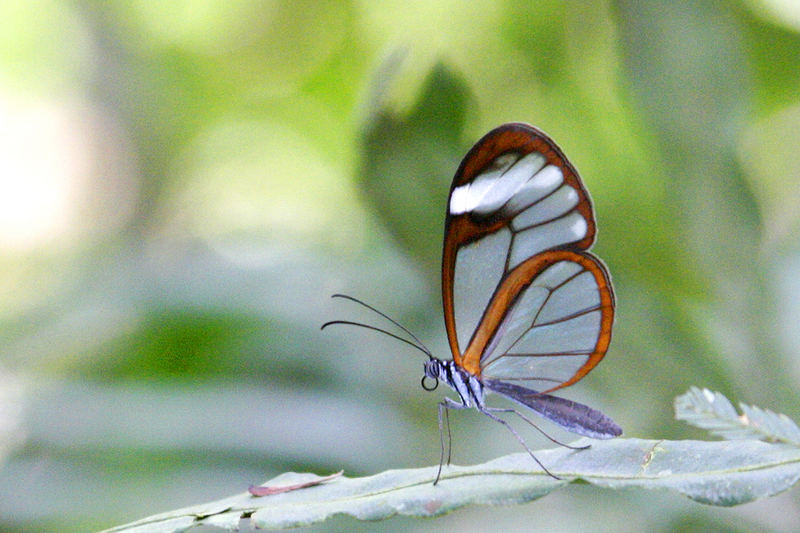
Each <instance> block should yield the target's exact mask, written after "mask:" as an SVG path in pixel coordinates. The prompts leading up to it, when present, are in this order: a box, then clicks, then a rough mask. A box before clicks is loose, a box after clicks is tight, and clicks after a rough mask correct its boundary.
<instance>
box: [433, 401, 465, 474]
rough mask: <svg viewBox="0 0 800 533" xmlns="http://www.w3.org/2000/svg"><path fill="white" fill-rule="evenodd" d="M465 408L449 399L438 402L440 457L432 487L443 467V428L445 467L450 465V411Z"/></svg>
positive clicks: (451, 448)
mask: <svg viewBox="0 0 800 533" xmlns="http://www.w3.org/2000/svg"><path fill="white" fill-rule="evenodd" d="M466 408H467V406H465V405H464V404H461V403H458V402H456V401H454V400H451V399H450V398H447V397H445V399H444V400H442V401H441V402H439V442H440V444H441V455H440V456H439V471H438V472H436V480H435V481H434V482H433V484H434V485H436V484H437V483H439V478H440V477H441V475H442V466H443V465H444V455H445V454H444V450H445V445H444V441H445V439H444V434H445V427H446V428H447V465H448V466H449V465H450V453H451V452H452V450H453V436H452V434H451V433H450V414H449V413H450V409H466Z"/></svg>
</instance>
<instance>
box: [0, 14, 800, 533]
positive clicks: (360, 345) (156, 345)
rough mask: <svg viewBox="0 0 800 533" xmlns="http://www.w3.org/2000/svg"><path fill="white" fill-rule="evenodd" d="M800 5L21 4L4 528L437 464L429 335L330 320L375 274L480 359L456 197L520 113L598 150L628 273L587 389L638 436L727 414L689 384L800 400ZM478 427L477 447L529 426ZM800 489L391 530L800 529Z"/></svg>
mask: <svg viewBox="0 0 800 533" xmlns="http://www.w3.org/2000/svg"><path fill="white" fill-rule="evenodd" d="M798 21H800V10H798V8H796V7H794V6H793V5H792V4H791V3H784V2H777V1H772V0H760V1H756V0H749V1H748V0H740V1H735V0H727V1H723V0H704V1H701V2H695V3H691V4H679V3H672V2H666V1H652V2H647V3H642V2H628V1H624V0H620V1H615V2H597V3H579V2H556V1H549V0H547V1H542V2H535V3H532V2H523V1H516V0H507V1H488V0H482V1H478V2H471V3H462V2H454V1H441V2H423V3H408V2H380V3H373V2H360V1H358V2H355V1H354V2H347V1H342V2H323V3H319V2H260V3H250V2H220V1H213V0H205V1H202V2H194V1H193V2H189V1H178V2H170V3H152V2H144V1H134V2H114V3H92V2H58V1H48V0H39V1H34V2H26V3H16V2H6V3H2V4H0V139H2V142H0V150H1V151H2V157H0V180H2V194H0V250H1V253H0V268H2V276H0V291H2V298H0V481H1V483H0V487H2V488H0V528H2V529H4V530H12V531H13V530H19V531H27V530H31V529H53V528H57V529H59V530H62V531H63V530H70V529H71V530H75V531H84V530H87V529H98V528H101V527H108V526H111V525H113V524H116V523H122V522H127V521H131V520H134V519H136V518H139V517H141V516H145V515H149V514H153V513H155V512H158V511H162V510H168V509H173V508H177V507H180V506H183V505H188V504H191V503H195V502H199V501H207V500H214V499H218V498H220V497H222V496H224V495H227V494H230V493H234V492H241V491H242V490H244V488H245V487H247V486H248V485H249V484H252V483H255V482H259V481H261V480H263V479H267V478H269V477H272V476H273V475H275V474H277V473H279V472H282V471H284V470H289V469H293V470H300V471H315V470H316V471H319V472H329V471H338V470H339V469H342V468H343V469H344V470H345V472H346V473H347V474H348V475H350V476H356V475H364V474H369V473H374V472H378V471H381V470H384V469H388V468H400V467H419V466H423V465H430V464H434V463H435V462H436V461H437V460H438V436H437V429H436V422H435V416H436V415H435V403H436V402H437V401H438V399H439V397H440V396H439V395H438V394H426V393H424V392H423V391H421V390H420V389H419V383H418V380H419V376H420V372H421V366H422V365H421V362H422V361H421V359H420V358H419V357H418V354H414V353H413V352H411V351H410V350H407V349H406V348H404V347H403V346H402V345H400V344H399V343H395V342H392V341H391V339H388V338H382V337H379V336H375V335H371V334H370V333H369V332H366V331H361V330H355V331H353V330H345V329H344V328H342V329H339V330H330V331H329V330H326V331H324V332H322V333H321V332H319V331H318V329H319V325H320V324H322V323H323V322H324V321H326V320H330V319H335V318H347V319H355V320H362V321H369V322H370V323H374V320H375V316H374V315H372V316H371V315H369V314H368V313H364V312H363V310H361V309H359V308H358V307H356V306H354V305H347V302H343V301H331V300H330V299H329V298H328V297H329V295H330V294H331V293H334V292H346V293H348V294H352V295H354V296H356V297H360V298H362V299H365V300H367V301H368V302H369V303H371V304H373V305H375V306H377V307H378V308H380V309H381V310H383V311H385V312H387V313H388V314H390V315H391V316H393V317H395V318H397V319H399V320H400V321H401V322H403V323H404V324H406V325H407V326H409V327H410V328H411V329H412V330H414V331H415V332H416V333H417V334H418V335H419V336H420V337H421V338H422V339H423V340H424V341H425V342H426V344H428V345H429V346H430V347H431V348H432V349H433V351H434V352H435V353H437V355H439V356H445V357H446V354H447V351H446V350H447V349H446V342H445V338H444V331H443V327H442V319H441V309H440V298H439V290H440V289H439V287H438V275H439V274H438V262H439V255H440V249H439V247H440V245H441V238H442V224H443V219H444V205H445V202H446V191H447V188H448V185H449V182H450V179H451V177H452V174H453V173H454V172H455V169H456V167H457V165H458V163H459V161H460V159H461V157H462V156H463V154H464V153H465V151H466V150H467V149H468V148H469V146H470V145H471V144H472V143H473V142H474V141H475V140H477V139H478V138H479V137H480V136H481V135H483V133H485V132H486V131H488V130H489V129H491V128H492V127H495V126H497V125H499V124H501V123H503V122H510V121H523V122H529V123H532V124H535V125H536V126H538V127H540V128H542V129H543V130H544V131H546V132H548V133H549V134H550V135H551V136H552V137H553V138H554V139H555V140H556V141H557V142H558V143H559V144H560V145H561V147H562V148H563V149H564V151H565V153H566V154H568V156H569V157H570V159H571V160H572V162H573V163H574V164H575V165H576V166H577V167H578V169H579V170H580V171H581V174H582V176H583V178H584V181H585V182H586V184H587V187H588V188H589V190H590V191H591V193H592V197H593V199H594V203H595V208H596V211H597V218H598V224H599V229H600V231H599V238H598V243H597V247H596V249H597V252H598V255H600V256H601V257H603V258H604V259H605V260H606V262H607V263H608V265H609V269H610V271H611V273H612V275H613V277H614V282H615V287H616V291H617V295H618V300H619V308H618V321H617V325H616V330H615V339H614V342H613V343H612V346H611V350H610V352H609V354H608V357H607V358H606V360H605V361H604V362H603V364H602V365H600V366H599V367H598V368H597V369H596V370H595V371H594V372H593V373H592V375H591V376H590V377H588V378H587V379H585V380H584V381H582V382H581V384H580V385H578V386H575V387H572V388H571V389H570V390H568V391H565V396H567V397H570V398H574V399H576V400H578V401H582V402H589V403H591V404H592V405H596V406H598V407H599V408H601V409H602V410H603V411H605V412H607V413H609V414H611V415H612V416H613V417H614V419H615V420H617V421H618V422H620V423H621V424H622V426H623V427H624V429H625V432H626V434H627V435H628V436H632V437H643V438H662V437H663V438H686V437H698V436H700V433H699V432H696V433H695V432H693V430H687V429H686V428H685V427H684V426H682V425H680V424H676V423H675V422H674V421H673V420H672V412H671V408H670V406H671V400H672V398H673V397H674V396H675V395H677V394H679V393H681V392H683V391H684V390H686V388H687V387H688V386H689V385H700V386H705V387H710V388H713V389H715V390H720V391H722V392H724V393H725V394H726V395H727V396H728V397H730V398H732V399H735V400H736V401H742V402H745V403H748V404H758V405H761V406H763V407H765V408H768V409H772V410H774V411H779V412H785V413H786V414H787V415H789V416H790V417H792V418H795V419H797V418H799V417H800V406H798V404H797V402H796V400H795V394H794V391H795V390H796V388H797V383H798V382H800V363H799V362H800V358H799V357H798V355H797V354H798V346H800V326H798V324H800V320H798V317H800V305H798V303H797V302H800V282H798V279H800V246H799V244H800V243H799V242H798V230H800V212H798V210H797V209H796V205H797V204H798V201H800V160H798V157H797V150H796V146H797V145H798V142H800V76H798V74H797V73H798V68H799V67H800V22H798ZM459 414H462V413H459ZM452 422H453V429H454V432H455V439H456V444H455V449H454V454H455V455H454V461H455V462H456V463H461V464H466V463H473V462H480V461H485V460H487V459H489V458H490V457H493V456H496V455H500V454H501V453H507V452H511V451H518V450H517V448H516V443H515V442H514V441H513V439H509V438H508V436H507V435H505V433H504V432H501V431H497V430H496V428H494V427H492V426H490V425H488V424H486V423H485V422H484V421H482V420H479V419H478V417H474V416H472V415H471V414H469V413H463V416H459V417H456V418H455V419H454V420H453V421H452ZM548 429H550V428H548ZM555 433H556V434H557V435H558V432H557V430H556V431H555ZM535 438H536V437H533V436H530V439H529V440H530V441H534V442H535ZM795 492H796V491H795ZM795 492H790V493H787V494H784V495H782V496H779V497H777V498H773V499H770V500H766V501H761V502H755V503H752V504H748V505H746V506H742V507H740V508H735V509H732V510H721V509H710V508H706V507H701V506H699V505H696V504H691V503H688V502H686V501H684V500H683V499H680V498H678V497H675V498H672V497H670V496H662V495H659V496H658V498H657V500H653V499H652V496H648V495H639V494H628V493H625V494H608V493H604V492H598V491H597V490H595V489H590V488H585V487H577V486H575V487H571V488H570V489H569V490H566V491H563V492H562V493H559V494H554V495H551V496H549V497H548V498H546V499H544V500H541V501H539V502H535V503H532V504H530V505H527V506H524V507H519V508H514V509H513V510H509V509H508V508H497V509H487V508H480V509H466V510H463V511H459V512H458V513H455V514H453V515H451V516H448V517H445V518H442V519H439V520H437V521H433V522H431V521H426V522H417V521H414V520H411V519H405V518H396V519H392V520H390V521H388V522H385V523H382V524H381V527H382V528H384V529H386V530H393V529H396V530H403V531H407V530H409V529H412V528H420V529H425V530H431V529H441V530H443V531H451V530H453V529H454V528H461V529H463V530H479V529H481V528H484V529H486V528H488V527H490V526H491V527H492V528H494V529H496V528H498V527H500V528H502V527H508V528H513V529H519V528H520V526H527V525H529V524H530V523H532V522H531V521H532V520H535V521H536V522H535V523H536V524H537V525H540V526H541V527H542V529H547V530H551V531H580V530H585V524H586V523H587V522H588V521H590V522H591V523H593V524H603V525H604V527H605V528H606V529H608V530H614V531H618V530H650V531H673V530H681V531H694V530H697V531H706V530H709V529H714V530H718V531H749V530H753V529H758V530H775V531H793V530H796V529H797V528H798V527H800V505H798V503H799V502H798V497H797V496H796V494H795ZM576 507H577V508H580V509H582V512H581V513H579V515H580V516H576V514H575V513H574V509H575V508H576ZM65 524H69V525H68V526H67V525H65ZM324 527H325V528H327V529H329V530H337V529H345V528H347V529H348V530H350V529H353V528H364V529H365V530H366V529H367V528H369V530H373V529H374V527H375V524H361V523H355V522H353V521H350V520H347V519H345V518H341V519H338V520H334V521H333V522H331V523H329V524H325V526H324Z"/></svg>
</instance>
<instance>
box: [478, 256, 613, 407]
mask: <svg viewBox="0 0 800 533" xmlns="http://www.w3.org/2000/svg"><path fill="white" fill-rule="evenodd" d="M560 261H570V262H573V263H577V264H579V265H580V266H581V267H583V268H584V269H585V270H586V271H588V272H591V274H592V276H594V279H595V282H596V283H597V288H598V292H599V294H600V305H599V306H598V309H600V311H601V313H602V318H601V320H600V331H599V334H598V336H597V341H596V342H595V347H594V350H593V351H592V353H591V354H589V358H588V360H587V361H586V363H585V364H584V365H583V366H582V367H580V368H579V369H578V371H577V372H575V374H574V375H573V376H572V377H570V378H569V379H568V380H566V381H564V382H563V383H560V384H558V385H557V386H555V387H552V388H550V389H547V390H545V391H542V392H552V391H554V390H557V389H560V388H563V387H568V386H569V385H572V384H573V383H575V382H577V381H579V380H580V379H581V378H583V377H584V376H585V375H586V374H588V373H589V371H591V370H592V369H593V368H594V367H595V366H597V364H598V363H599V362H600V361H601V360H602V359H603V357H605V355H606V352H607V351H608V347H609V345H610V344H611V331H612V327H613V325H614V312H615V304H616V301H615V296H614V289H613V288H612V286H611V278H610V276H609V274H608V270H606V268H605V266H604V265H603V263H602V261H600V259H599V258H597V257H596V256H595V255H593V254H591V253H589V252H574V251H571V250H552V251H549V252H544V253H541V254H538V255H535V256H533V257H531V258H530V259H528V260H526V261H525V262H523V263H522V264H521V265H519V266H518V267H516V268H515V269H514V270H512V271H511V272H510V273H509V274H508V275H507V276H506V277H505V279H504V280H503V281H502V282H501V284H500V286H499V288H498V290H497V291H496V292H495V295H494V297H493V298H492V301H491V302H490V304H489V306H488V308H487V311H486V313H485V314H484V316H483V319H482V320H481V323H480V325H479V326H478V331H477V333H476V335H475V336H474V337H473V339H472V341H471V342H470V344H469V346H468V347H467V349H466V350H465V351H464V354H463V356H462V363H463V364H462V366H463V368H464V369H465V370H466V371H467V372H469V373H470V374H473V375H474V376H477V377H479V378H480V376H481V371H482V367H481V356H482V355H483V353H484V351H485V350H486V347H487V346H488V345H489V344H490V343H491V342H492V339H493V338H494V336H495V335H496V334H497V331H498V328H499V327H500V324H501V323H502V322H503V319H504V318H505V316H506V314H507V313H508V312H509V310H510V309H511V308H512V307H513V305H514V302H515V301H516V300H517V298H518V297H519V295H520V294H521V293H522V292H523V290H524V289H525V288H526V287H528V286H529V285H530V284H531V283H533V282H534V281H535V279H536V277H537V276H538V275H539V274H540V273H541V272H543V271H544V270H545V269H547V268H548V267H550V266H552V265H554V264H555V263H558V262H560ZM545 357H546V356H545Z"/></svg>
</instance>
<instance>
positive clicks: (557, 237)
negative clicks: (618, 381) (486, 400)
mask: <svg viewBox="0 0 800 533" xmlns="http://www.w3.org/2000/svg"><path fill="white" fill-rule="evenodd" d="M594 236H595V222H594V214H593V211H592V206H591V202H590V200H589V195H588V193H587V192H586V190H585V189H584V187H583V185H582V183H581V181H580V178H579V177H578V174H577V171H576V170H575V169H574V167H573V166H572V165H571V164H570V163H569V161H568V160H567V159H566V157H565V156H564V155H563V153H562V152H561V150H560V149H559V148H558V146H556V144H555V143H554V142H553V141H552V140H551V139H550V138H549V137H547V135H545V134H544V133H542V132H541V131H539V130H537V129H535V128H533V127H531V126H528V125H525V124H506V125H504V126H500V127H499V128H497V129H495V130H493V131H491V132H489V133H488V134H487V135H486V136H484V137H483V138H482V139H481V140H480V141H478V143H477V144H476V145H475V146H474V147H473V148H472V149H471V150H470V151H469V153H468V154H467V155H466V157H465V158H464V160H463V161H462V163H461V166H460V167H459V169H458V171H457V172H456V175H455V177H454V178H453V184H452V186H451V189H450V199H449V202H448V213H447V220H446V223H445V243H444V252H443V258H442V278H443V279H442V281H443V283H442V290H443V300H444V311H445V323H446V327H447V334H448V339H449V341H450V347H451V350H452V352H453V358H454V360H455V361H456V363H457V364H458V365H459V366H461V367H462V368H464V369H465V370H467V371H468V372H470V373H472V374H473V375H476V376H480V375H481V373H482V369H484V368H485V369H486V370H487V371H488V370H491V371H493V372H496V373H497V374H498V376H500V375H502V376H503V377H504V379H526V378H525V377H523V376H525V375H531V372H533V371H538V370H540V369H543V370H545V373H544V374H542V375H541V376H540V377H542V378H546V379H550V378H552V379H553V380H554V381H553V382H549V383H550V385H547V388H548V389H552V388H554V387H556V386H566V385H567V384H569V383H572V382H574V381H577V379H580V377H582V376H583V375H584V374H585V373H586V372H588V370H589V369H590V368H591V367H592V366H594V365H595V364H597V362H598V361H599V360H600V359H601V358H602V356H603V354H604V353H605V348H604V347H603V344H604V341H603V340H602V338H601V337H603V336H604V335H606V333H607V334H608V336H610V321H611V320H612V319H613V295H612V294H611V289H610V285H609V284H608V282H607V279H608V276H607V274H606V273H605V269H604V268H603V267H602V265H601V264H600V263H599V261H598V260H596V259H594V258H593V257H592V256H590V255H589V254H582V253H581V251H582V250H586V249H588V248H589V247H590V246H591V245H592V242H593V241H594ZM561 251H569V252H571V253H573V254H575V255H576V257H578V256H579V258H578V259H576V257H569V258H564V257H561V261H560V263H562V265H561V266H558V264H557V263H559V261H557V258H558V257H560V256H553V255H551V254H553V253H556V252H561ZM542 258H544V259H542ZM534 259H537V262H536V263H535V264H530V263H529V262H530V261H533V260H534ZM539 259H542V261H543V262H542V261H538V260H539ZM570 265H572V266H570ZM570 269H572V270H574V271H575V272H573V273H570V272H568V271H569V270H570ZM562 271H563V272H562ZM573 274H574V275H573ZM584 274H585V275H586V276H588V277H586V278H585V281H581V280H582V279H584V278H582V277H581V276H582V275H584ZM538 276H542V277H543V281H542V282H541V283H535V282H534V279H536V278H537V277H538ZM558 276H562V277H564V276H567V277H568V278H569V279H566V278H564V279H562V280H561V281H563V282H564V283H563V284H562V285H559V286H558V288H557V290H556V289H548V287H549V285H548V283H550V282H549V281H548V279H549V278H552V277H556V278H557V277H558ZM570 276H572V277H570ZM512 278H513V279H512ZM589 278H591V279H592V280H594V281H591V280H590V279H589ZM598 279H602V280H605V281H604V282H602V283H601V282H600V281H597V280H598ZM601 285H602V287H603V288H601V287H600V286H601ZM511 288H514V290H511ZM603 291H605V297H606V300H607V301H606V303H605V304H602V302H601V300H602V299H603V295H602V294H601V293H603ZM584 292H587V294H592V295H594V296H592V297H590V296H580V297H579V298H577V300H578V301H581V302H582V304H585V305H584V306H583V307H582V308H580V309H578V308H575V309H572V308H569V309H568V310H567V307H564V305H563V304H560V303H559V302H562V301H565V300H570V299H572V298H573V296H574V295H575V294H576V293H579V294H581V295H582V294H583V293H584ZM591 298H594V299H593V300H592V299H591ZM591 305H601V307H602V306H603V305H605V307H602V309H597V310H594V311H588V310H587V309H588V308H589V307H590V306H591ZM565 310H566V311H565ZM537 313H538V314H539V315H540V318H538V319H537V320H538V322H537V323H536V324H532V323H528V322H530V320H531V319H532V317H533V315H535V314H537ZM570 313H580V314H577V315H575V316H569V315H570ZM526 321H527V322H526ZM606 326H607V327H606ZM573 327H577V328H578V329H577V331H575V330H573V329H571V328H573ZM567 330H569V331H571V333H567ZM520 332H524V333H522V334H521V335H520V334H519V333H520ZM512 339H513V340H512ZM570 339H572V340H570ZM515 342H516V345H517V346H518V347H520V348H522V347H524V349H525V350H531V346H532V345H534V344H537V343H540V342H541V343H542V344H539V348H537V350H538V351H536V352H533V351H530V352H528V351H526V352H524V353H523V352H520V354H521V355H526V354H534V355H535V356H536V359H526V360H525V361H523V359H522V358H519V360H516V361H515V360H514V356H512V355H511V354H512V353H516V352H513V348H512V347H511V345H512V344H514V343H515ZM605 346H606V347H607V342H605ZM509 350H511V351H509ZM545 352H546V353H545ZM600 352H602V353H600ZM506 353H508V354H509V355H508V356H507V357H501V356H502V355H504V354H506ZM545 356H547V357H549V358H550V359H549V361H547V362H545V361H543V358H544V357H545ZM534 361H538V362H536V363H535V362H534ZM490 367H491V368H490ZM526 368H529V369H530V370H531V371H530V372H527V371H524V370H525V369H526ZM515 370H516V372H515ZM523 371H524V372H523ZM512 374H513V375H514V377H513V378H512V377H511V375H512ZM565 376H566V377H565ZM576 376H577V377H576Z"/></svg>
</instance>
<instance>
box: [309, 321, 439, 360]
mask: <svg viewBox="0 0 800 533" xmlns="http://www.w3.org/2000/svg"><path fill="white" fill-rule="evenodd" d="M336 324H345V325H348V326H358V327H361V328H367V329H371V330H372V331H379V332H381V333H383V334H384V335H388V336H390V337H393V338H395V339H397V340H399V341H401V342H404V343H406V344H408V345H409V346H413V347H414V348H416V349H417V350H419V351H420V352H422V353H424V354H425V355H427V356H428V357H433V355H431V353H430V352H429V351H428V350H427V348H425V347H422V346H417V345H416V344H414V343H413V342H411V341H410V340H408V339H404V338H403V337H401V336H399V335H395V334H394V333H391V332H389V331H386V330H385V329H381V328H377V327H375V326H370V325H369V324H362V323H361V322H351V321H350V320H331V321H330V322H325V323H324V324H322V327H321V328H319V329H325V328H327V327H328V326H334V325H336Z"/></svg>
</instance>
